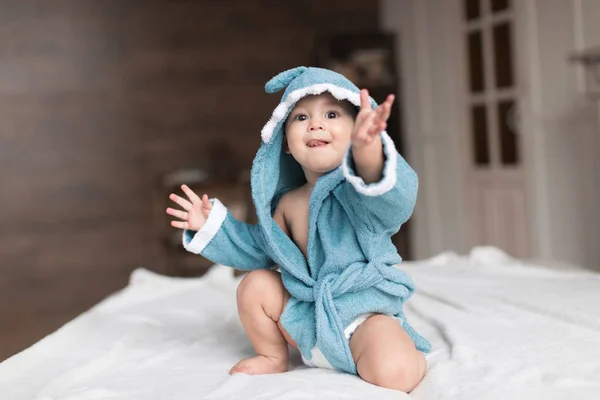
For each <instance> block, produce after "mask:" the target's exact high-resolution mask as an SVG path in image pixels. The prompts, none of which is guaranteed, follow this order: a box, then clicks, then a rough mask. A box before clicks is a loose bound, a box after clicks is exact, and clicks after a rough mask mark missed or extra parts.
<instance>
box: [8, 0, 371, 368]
mask: <svg viewBox="0 0 600 400" xmlns="http://www.w3.org/2000/svg"><path fill="white" fill-rule="evenodd" d="M0 10H1V11H0V268H1V273H0V360H2V359H4V358H5V357H7V356H9V355H11V354H14V353H15V352H17V351H19V350H21V349H23V348H24V347H25V346H28V345H30V344H32V343H33V342H34V341H35V340H38V339H40V338H41V337H43V336H44V335H46V334H47V333H49V332H50V331H52V330H54V329H56V328H58V327H59V326H60V325H62V324H63V323H64V322H66V321H68V320H69V319H72V318H73V317H74V316H76V315H77V314H79V313H81V312H83V311H84V310H86V309H87V308H89V307H90V306H91V305H93V304H95V303H96V302H98V301H99V300H101V299H102V298H103V297H105V296H106V295H108V294H109V293H111V292H113V291H115V290H118V289H119V288H122V287H123V286H124V285H126V283H127V277H128V276H129V274H130V272H131V271H132V270H133V269H135V268H137V267H140V266H143V267H146V268H150V269H153V270H156V271H159V272H162V271H165V270H166V265H167V263H168V262H169V259H168V257H167V256H166V254H165V252H164V250H163V248H162V247H161V245H162V243H161V241H160V237H159V233H158V232H157V231H156V229H155V227H156V221H157V220H158V219H159V216H157V215H156V210H155V207H154V206H153V204H154V203H153V202H155V198H156V195H157V188H156V182H158V181H159V178H160V175H161V174H163V173H165V172H168V171H172V170H173V169H176V168H182V167H209V165H207V164H208V163H210V162H214V161H211V160H212V159H211V158H210V154H208V153H209V150H210V148H211V147H210V144H211V142H212V141H214V140H221V141H226V142H228V143H229V144H230V145H231V159H226V160H222V162H224V163H227V164H228V165H232V166H238V167H240V168H249V167H250V165H251V162H252V158H253V156H254V153H255V151H256V149H257V147H258V145H259V141H260V129H261V128H262V125H263V124H264V123H265V122H266V121H267V119H268V117H269V115H270V112H271V111H272V109H273V107H274V106H275V105H276V104H277V102H278V101H279V95H275V96H269V95H267V94H265V93H264V90H263V87H264V83H265V81H266V80H267V79H269V78H270V77H271V76H273V75H274V74H276V73H277V72H279V71H281V70H283V69H286V68H290V67H294V66H297V65H307V64H310V63H311V60H312V58H311V56H312V51H313V48H314V40H315V38H316V36H317V35H319V34H323V33H334V32H340V31H344V32H345V31H361V30H374V29H377V9H376V2H372V1H369V0H332V1H320V0H306V1H303V2H302V4H301V5H298V3H296V2H287V1H273V0H255V1H252V0H226V1H209V0H198V1H174V0H171V1H169V0H162V1H157V0H146V1H137V0H102V1H97V0H36V1H33V0H32V1H22V0H0Z"/></svg>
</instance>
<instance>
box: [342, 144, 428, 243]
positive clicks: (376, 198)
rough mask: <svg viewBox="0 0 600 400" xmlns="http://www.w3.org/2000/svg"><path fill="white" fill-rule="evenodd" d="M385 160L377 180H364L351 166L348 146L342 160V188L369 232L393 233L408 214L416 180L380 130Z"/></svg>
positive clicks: (413, 203) (414, 198) (411, 207)
mask: <svg viewBox="0 0 600 400" xmlns="http://www.w3.org/2000/svg"><path fill="white" fill-rule="evenodd" d="M381 140H382V143H383V152H384V156H385V161H384V165H383V176H382V178H381V180H380V181H379V182H374V183H370V184H366V183H365V182H364V180H363V179H362V178H361V177H360V176H358V175H357V174H356V172H355V170H354V161H353V159H352V151H351V149H350V148H349V149H348V151H347V152H346V155H345V156H344V159H343V161H342V171H343V173H344V177H345V178H346V181H345V182H344V186H343V190H344V194H345V196H344V197H345V198H346V199H347V201H348V202H349V205H350V207H351V209H352V210H353V214H354V215H355V217H356V218H358V220H359V221H361V222H362V223H364V224H365V225H366V226H367V228H368V229H370V230H371V231H373V232H384V231H385V232H389V233H390V234H394V233H396V232H397V231H398V230H399V229H400V226H402V224H404V223H405V222H406V221H407V220H408V219H409V218H410V216H411V215H412V213H413V209H414V206H415V202H416V199H417V191H418V187H419V180H418V178H417V174H416V173H415V171H414V170H413V169H412V168H411V167H410V165H408V163H407V162H406V161H405V160H404V158H403V157H402V156H401V155H400V154H399V153H398V151H397V150H396V147H395V146H394V142H393V141H392V139H391V138H390V137H389V135H388V134H387V133H386V132H382V133H381Z"/></svg>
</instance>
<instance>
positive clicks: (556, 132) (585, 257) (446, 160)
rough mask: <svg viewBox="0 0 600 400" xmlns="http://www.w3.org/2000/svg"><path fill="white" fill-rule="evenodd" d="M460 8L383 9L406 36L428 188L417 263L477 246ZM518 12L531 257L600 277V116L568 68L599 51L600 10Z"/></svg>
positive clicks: (525, 8)
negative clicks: (468, 188)
mask: <svg viewBox="0 0 600 400" xmlns="http://www.w3.org/2000/svg"><path fill="white" fill-rule="evenodd" d="M460 3H462V2H459V1H447V0H380V6H381V7H380V10H381V24H382V27H383V29H386V30H389V31H393V32H396V33H397V34H398V49H397V50H398V65H399V66H400V68H401V71H400V72H401V77H402V83H403V87H402V96H401V98H402V101H403V112H404V114H403V118H404V128H405V132H406V141H407V149H408V154H407V155H406V156H407V158H408V159H409V161H410V162H411V164H412V165H413V166H414V167H415V169H416V170H417V172H418V173H419V175H420V178H421V191H420V197H419V200H418V203H417V208H416V210H415V215H414V219H413V228H414V230H413V235H414V236H413V243H414V244H415V249H414V250H415V255H416V257H418V258H423V257H427V256H430V255H433V254H436V253H439V252H441V251H445V250H455V251H459V252H466V251H468V246H469V245H468V243H467V239H466V225H465V209H464V207H463V206H462V204H463V202H464V193H465V191H464V185H463V179H464V176H463V175H464V169H463V165H462V163H463V162H464V160H465V159H466V157H467V156H468V154H465V151H464V147H463V146H462V145H461V140H462V139H461V138H462V135H461V132H464V129H465V126H466V123H465V121H464V119H463V116H464V112H463V110H462V107H461V105H460V104H459V102H457V101H455V99H456V98H460V93H461V91H463V86H462V85H461V83H462V81H461V80H460V79H457V77H460V76H461V71H458V68H459V67H458V64H459V63H458V62H457V61H456V60H457V59H456V57H457V56H458V55H459V54H460V51H459V48H460V47H459V44H460V43H458V40H460V37H461V36H460V35H459V34H458V32H457V29H458V25H457V23H456V21H457V20H458V18H460V17H461V14H460V11H461V10H459V9H458V8H457V7H458V5H459V4H460ZM513 4H515V5H516V7H517V10H516V13H517V31H516V34H517V38H518V39H517V42H518V43H517V52H518V54H519V57H518V58H519V71H518V78H519V79H520V87H521V90H523V99H522V124H523V125H522V129H521V130H522V132H523V135H524V136H523V146H524V147H523V150H524V152H525V153H526V154H525V155H524V157H528V166H529V171H528V177H527V182H528V184H529V198H530V202H529V209H530V218H529V224H530V226H531V229H530V231H531V232H530V235H531V237H530V242H531V244H532V249H531V253H532V256H533V257H539V258H544V259H554V260H559V261H565V262H571V263H576V264H580V265H586V266H589V267H592V268H597V269H600V210H598V208H599V207H600V177H599V175H600V162H599V161H598V158H600V157H599V156H600V125H599V111H600V107H599V105H598V103H595V102H592V101H590V100H589V99H588V98H586V97H585V96H584V95H583V93H582V92H583V75H582V73H581V70H580V68H578V67H576V66H574V65H572V64H570V63H569V62H568V61H567V57H568V55H569V54H570V53H571V52H572V51H574V50H576V49H581V48H584V47H588V46H594V45H600V22H598V21H600V1H597V0H519V1H515V2H513Z"/></svg>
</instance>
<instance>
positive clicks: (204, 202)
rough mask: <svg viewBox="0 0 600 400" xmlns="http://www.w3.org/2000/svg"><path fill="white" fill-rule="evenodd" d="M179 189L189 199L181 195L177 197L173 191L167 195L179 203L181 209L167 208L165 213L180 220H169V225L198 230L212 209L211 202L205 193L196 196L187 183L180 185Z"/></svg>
mask: <svg viewBox="0 0 600 400" xmlns="http://www.w3.org/2000/svg"><path fill="white" fill-rule="evenodd" d="M181 189H182V190H183V192H184V193H185V194H186V196H187V197H188V199H189V201H188V200H186V199H184V198H183V197H179V196H177V195H176V194H174V193H171V194H170V195H169V198H170V199H171V200H173V201H174V202H175V203H177V204H179V205H180V206H181V208H183V210H184V211H182V210H176V209H174V208H167V214H169V215H172V216H174V217H176V218H179V219H180V220H181V221H171V226H174V227H175V228H180V229H190V230H193V231H197V230H200V228H202V227H203V226H204V224H205V223H206V219H207V218H208V214H209V213H210V210H211V209H212V203H211V202H210V201H209V200H208V196H207V195H203V196H202V198H200V197H198V196H197V195H196V193H194V192H193V191H192V189H190V188H189V187H187V185H181Z"/></svg>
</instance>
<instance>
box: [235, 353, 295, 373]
mask: <svg viewBox="0 0 600 400" xmlns="http://www.w3.org/2000/svg"><path fill="white" fill-rule="evenodd" d="M287 370H288V362H287V360H286V359H283V358H275V357H267V356H260V355H258V356H256V357H252V358H246V359H243V360H242V361H240V362H239V363H237V364H235V365H234V366H233V368H231V370H230V371H229V374H230V375H233V374H248V375H262V374H277V373H280V372H287Z"/></svg>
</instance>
